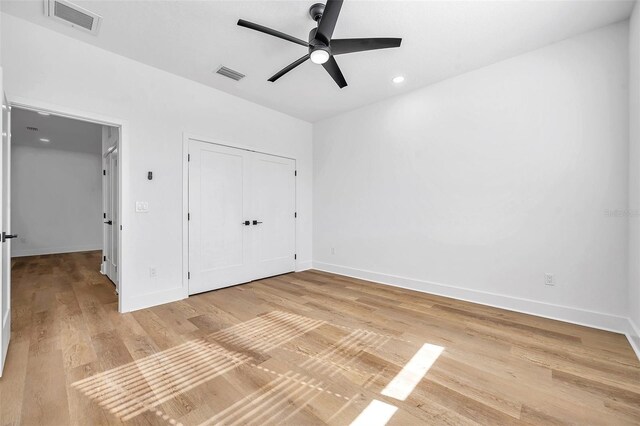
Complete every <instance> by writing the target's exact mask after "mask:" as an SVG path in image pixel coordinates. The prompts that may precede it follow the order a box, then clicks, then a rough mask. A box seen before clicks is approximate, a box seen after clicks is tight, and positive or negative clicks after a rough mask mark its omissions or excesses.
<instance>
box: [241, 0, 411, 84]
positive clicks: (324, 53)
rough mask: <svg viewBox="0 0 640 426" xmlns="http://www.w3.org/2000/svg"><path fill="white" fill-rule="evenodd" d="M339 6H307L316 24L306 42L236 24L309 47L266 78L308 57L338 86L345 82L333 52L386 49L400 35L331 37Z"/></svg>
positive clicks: (330, 2)
mask: <svg viewBox="0 0 640 426" xmlns="http://www.w3.org/2000/svg"><path fill="white" fill-rule="evenodd" d="M341 8H342V0H327V4H326V6H325V5H324V4H322V3H316V4H314V5H313V6H311V7H310V8H309V15H310V16H311V19H313V20H314V21H316V22H317V23H318V27H317V28H312V29H311V31H309V41H308V42H306V41H304V40H301V39H299V38H296V37H293V36H290V35H288V34H285V33H282V32H280V31H277V30H274V29H271V28H267V27H265V26H262V25H259V24H254V23H253V22H249V21H245V20H244V19H240V20H238V25H240V26H241V27H246V28H249V29H252V30H255V31H260V32H262V33H265V34H269V35H272V36H274V37H278V38H281V39H283V40H287V41H290V42H292V43H297V44H300V45H302V46H304V47H307V48H308V49H309V52H308V53H307V54H306V55H304V56H303V57H301V58H300V59H298V60H297V61H295V62H293V63H291V64H289V65H287V66H286V67H284V68H283V69H281V70H280V71H278V72H277V73H276V74H274V75H273V76H272V77H271V78H270V79H269V81H271V82H274V81H276V80H277V79H279V78H280V77H282V76H283V75H285V74H286V73H288V72H289V71H291V70H292V69H294V68H295V67H297V66H298V65H300V64H302V63H304V62H305V61H306V60H307V59H311V62H313V63H314V64H319V65H322V66H323V67H324V69H325V70H327V72H328V73H329V75H330V76H331V77H332V78H333V79H334V80H335V82H336V83H337V84H338V86H339V87H340V88H341V89H342V88H343V87H345V86H346V85H347V81H346V80H345V79H344V76H343V75H342V71H340V67H339V66H338V63H337V62H336V60H335V58H334V56H335V55H343V54H345V53H355V52H364V51H366V50H376V49H388V48H390V47H400V43H401V42H402V39H401V38H344V39H332V38H331V36H332V35H333V30H334V28H335V27H336V22H337V21H338V15H339V14H340V9H341Z"/></svg>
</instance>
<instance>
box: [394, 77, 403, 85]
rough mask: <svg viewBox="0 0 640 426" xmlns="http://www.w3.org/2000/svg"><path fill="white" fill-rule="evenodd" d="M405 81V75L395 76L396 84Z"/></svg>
mask: <svg viewBox="0 0 640 426" xmlns="http://www.w3.org/2000/svg"><path fill="white" fill-rule="evenodd" d="M403 81H404V77H403V76H401V75H399V76H397V77H393V82H394V83H395V84H400V83H402V82H403Z"/></svg>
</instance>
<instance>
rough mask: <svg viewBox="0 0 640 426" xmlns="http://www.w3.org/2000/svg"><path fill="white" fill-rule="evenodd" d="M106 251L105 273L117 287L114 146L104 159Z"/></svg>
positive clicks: (115, 156) (116, 167)
mask: <svg viewBox="0 0 640 426" xmlns="http://www.w3.org/2000/svg"><path fill="white" fill-rule="evenodd" d="M103 178H104V184H103V186H102V187H103V191H104V193H103V198H104V203H103V204H104V225H103V226H104V234H103V235H104V249H103V255H102V256H103V257H102V258H103V272H104V274H105V275H107V277H109V279H110V280H111V281H112V282H113V283H114V284H115V285H116V291H117V292H118V293H120V287H119V282H118V229H119V227H120V224H119V222H120V219H119V217H118V147H117V144H116V145H113V146H112V147H111V148H110V149H109V150H108V151H107V153H106V154H105V157H104V176H103Z"/></svg>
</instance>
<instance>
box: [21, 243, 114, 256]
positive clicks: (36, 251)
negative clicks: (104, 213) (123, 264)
mask: <svg viewBox="0 0 640 426" xmlns="http://www.w3.org/2000/svg"><path fill="white" fill-rule="evenodd" d="M101 244H102V243H101ZM84 251H100V252H101V251H102V245H100V246H99V247H96V246H95V245H91V246H72V247H44V248H32V249H23V250H15V249H13V248H12V249H11V257H25V256H42V255H46V254H61V253H79V252H84Z"/></svg>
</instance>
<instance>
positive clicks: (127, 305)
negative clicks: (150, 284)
mask: <svg viewBox="0 0 640 426" xmlns="http://www.w3.org/2000/svg"><path fill="white" fill-rule="evenodd" d="M120 297H122V296H120ZM187 297H189V296H188V295H185V290H184V289H183V288H182V287H176V288H171V289H169V290H161V291H157V292H154V293H147V294H143V295H140V296H134V297H128V298H123V299H122V306H121V311H120V312H121V313H125V312H132V311H137V310H139V309H145V308H150V307H152V306H158V305H164V304H165V303H170V302H177V301H178V300H182V299H186V298H187Z"/></svg>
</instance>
